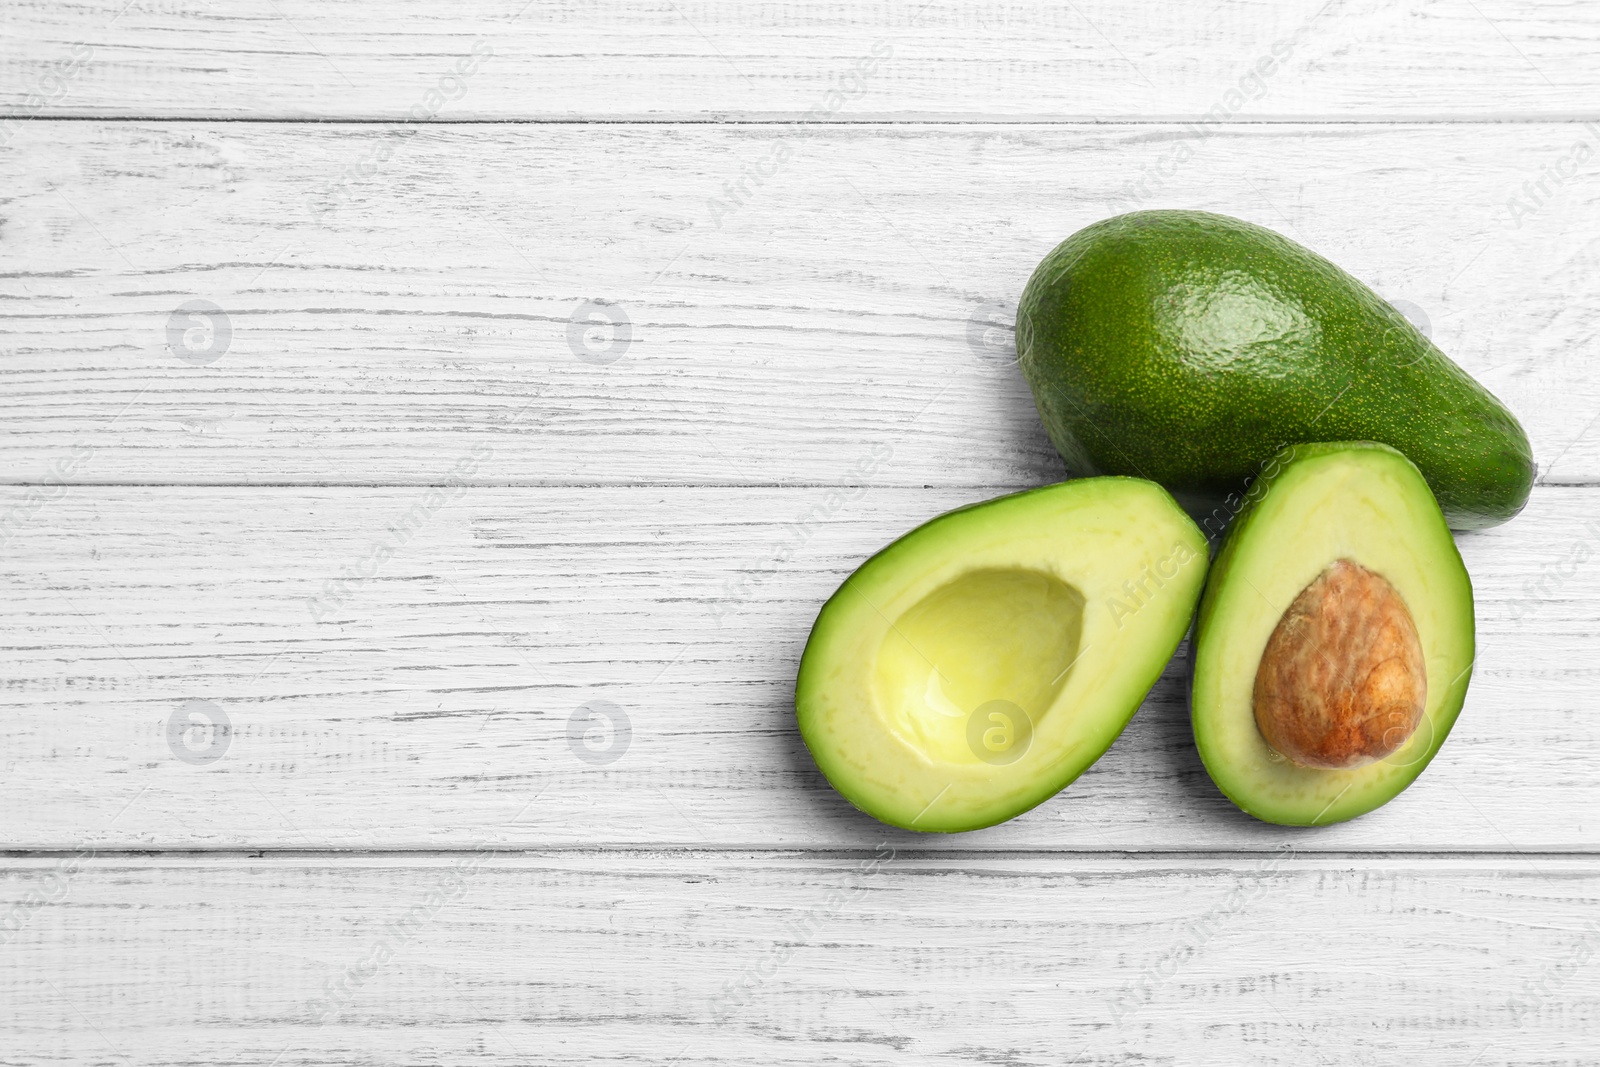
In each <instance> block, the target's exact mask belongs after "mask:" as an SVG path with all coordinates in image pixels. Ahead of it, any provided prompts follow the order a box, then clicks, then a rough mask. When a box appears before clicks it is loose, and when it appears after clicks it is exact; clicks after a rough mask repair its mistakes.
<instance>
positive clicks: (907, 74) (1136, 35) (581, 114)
mask: <svg viewBox="0 0 1600 1067" xmlns="http://www.w3.org/2000/svg"><path fill="white" fill-rule="evenodd" d="M7 21H8V29H9V30H10V31H11V32H9V33H8V34H7V35H6V36H5V38H4V40H3V42H0V72H3V74H4V77H3V79H0V83H3V85H4V87H5V88H4V92H3V93H0V104H3V105H4V106H5V107H6V109H7V111H9V112H10V113H11V114H14V115H16V114H23V115H26V114H44V115H115V116H133V117H145V116H150V115H162V116H178V115H182V116H192V117H207V118H211V117H227V118H233V117H255V118H285V117H315V118H343V117H358V118H368V117H376V118H390V119H398V118H402V117H404V116H405V115H406V114H408V112H410V110H411V109H412V108H413V107H421V108H423V109H424V110H423V111H420V112H416V113H417V114H429V113H430V112H431V113H432V114H433V115H434V116H435V117H439V118H444V119H470V118H487V119H527V118H540V119H554V120H567V119H585V118H598V117H611V118H639V117H648V118H661V119H672V118H680V119H681V118H694V119H711V120H724V119H727V118H752V117H755V118H776V119H782V120H794V119H805V118H812V117H816V116H819V115H820V116H822V117H825V118H826V119H827V120H829V121H858V120H873V119H879V118H908V117H949V118H961V119H973V118H985V119H987V118H1027V119H1033V118H1067V119H1079V120H1090V121H1104V120H1115V119H1123V118H1163V119H1167V118H1181V119H1185V120H1187V119H1191V118H1194V117H1195V116H1197V115H1199V114H1202V113H1204V112H1207V111H1208V110H1210V109H1212V108H1216V107H1222V108H1223V109H1225V113H1226V112H1230V111H1231V113H1232V114H1233V115H1234V116H1235V117H1242V118H1247V119H1263V118H1281V117H1285V116H1287V117H1292V118H1297V119H1298V118H1319V117H1341V118H1344V117H1348V118H1362V119H1369V120H1370V119H1384V118H1394V117H1408V118H1416V117H1429V116H1439V115H1451V116H1461V115H1468V116H1485V115H1543V116H1551V115H1570V114H1573V113H1584V114H1590V115H1592V114H1594V112H1595V100H1596V90H1597V89H1600V72H1597V70H1596V67H1595V64H1594V63H1593V55H1594V51H1595V48H1596V46H1597V44H1600V16H1597V15H1596V11H1595V8H1594V5H1592V4H1589V3H1585V2H1583V0H1558V2H1545V3H1537V4H1529V3H1515V2H1513V0H1450V2H1442V3H1406V2H1391V0H1333V2H1329V0H1290V2H1274V0H1222V2H1220V3H1205V4H1167V3H1132V4H1130V3H1117V2H1115V0H1076V2H1074V3H1067V4H1051V3H1044V2H1041V0H1025V2H1020V3H1003V4H1002V3H986V4H962V3H955V2H947V0H895V2H891V3H883V4H873V5H860V4H846V3H840V2H837V0H834V2H829V3H805V4H767V3H751V2H721V0H719V2H716V3H704V2H700V3H695V2H687V0H675V2H669V3H659V4H628V3H622V2H616V0H610V2H595V0H558V2H552V3H546V2H543V0H540V2H538V3H529V2H526V0H464V2H463V0H457V2H453V3H451V4H449V5H448V6H447V7H440V6H439V5H437V4H428V3H423V2H421V0H408V2H397V0H360V2H355V3H351V2H345V3H340V4H319V3H316V2H314V0H272V2H270V3H266V4H259V3H247V2H243V0H175V2H169V3H162V4H129V3H127V0H91V2H78V3H70V4H28V5H17V6H16V10H14V11H11V12H8V20H7ZM1275 46H1276V48H1277V53H1276V54H1275V53H1274V47H1275ZM475 48H476V49H478V50H479V51H480V52H482V51H483V50H485V49H487V50H490V51H489V53H488V59H487V60H486V61H485V62H482V63H476V64H475V63H472V62H471V57H472V56H473V50H474V49H475ZM875 52H876V53H877V55H875V54H874V53H875ZM879 57H881V62H878V63H874V62H873V60H874V59H877V58H879ZM463 59H466V60H467V61H468V62H467V69H470V70H472V73H471V74H470V75H469V76H468V77H467V78H466V79H465V80H464V84H463V83H461V82H457V81H453V80H451V75H452V73H453V72H454V70H455V69H456V67H455V64H456V63H457V62H458V61H461V60H463ZM1280 59H1281V60H1282V62H1281V63H1280ZM858 65H859V66H858ZM855 70H862V71H864V72H865V76H864V77H863V78H861V80H860V83H859V84H858V83H856V82H854V81H852V80H851V79H850V78H849V75H850V73H851V72H852V71H855ZM1258 72H1265V76H1264V77H1253V75H1254V74H1257V73H1258ZM835 91H839V93H840V96H839V97H837V98H835V97H830V95H829V94H830V93H832V92H835ZM430 92H437V93H438V94H439V95H438V96H437V97H436V98H430V97H429V95H428V94H429V93H430ZM846 94H848V95H846ZM1230 94H1231V95H1230Z"/></svg>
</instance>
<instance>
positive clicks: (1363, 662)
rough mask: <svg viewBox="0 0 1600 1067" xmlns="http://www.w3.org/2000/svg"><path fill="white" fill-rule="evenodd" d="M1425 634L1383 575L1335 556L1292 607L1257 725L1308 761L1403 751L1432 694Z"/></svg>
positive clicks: (1333, 763) (1260, 688)
mask: <svg viewBox="0 0 1600 1067" xmlns="http://www.w3.org/2000/svg"><path fill="white" fill-rule="evenodd" d="M1427 695H1428V678H1427V669H1426V664H1425V662H1424V659H1423V654H1422V642H1421V640H1420V639H1419V638H1418V636H1417V627H1416V624H1415V623H1414V622H1413V621H1412V618H1411V612H1410V611H1409V610H1408V609H1407V607H1406V603H1405V600H1404V599H1403V598H1402V597H1401V596H1400V593H1399V592H1398V591H1397V590H1396V589H1395V588H1394V586H1392V585H1390V584H1389V582H1388V581H1387V580H1385V579H1384V578H1383V577H1382V576H1381V575H1379V574H1377V573H1375V572H1373V571H1370V570H1368V569H1367V568H1365V567H1363V566H1361V565H1360V564H1358V563H1353V562H1351V561H1350V560H1347V559H1341V560H1337V561H1335V562H1334V563H1333V564H1331V565H1330V566H1329V567H1328V568H1327V569H1326V570H1324V571H1323V572H1322V573H1321V574H1320V575H1319V576H1318V577H1317V578H1316V579H1315V580H1314V581H1313V582H1312V583H1311V584H1310V585H1308V586H1306V587H1305V588H1304V589H1303V590H1301V591H1300V595H1299V596H1297V597H1295V599H1294V602H1293V603H1292V604H1290V605H1289V608H1288V610H1287V611H1285V612H1284V613H1283V617H1282V618H1281V619H1279V620H1278V625H1277V628H1276V629H1274V630H1273V632H1272V637H1271V638H1270V639H1269V640H1268V641H1267V648H1266V651H1265V652H1264V653H1262V656H1261V665H1260V667H1259V668H1258V669H1257V671H1256V680H1255V690H1254V694H1253V702H1254V705H1255V718H1256V726H1257V727H1258V728H1259V729H1260V731H1261V736H1262V737H1263V738H1265V740H1266V742H1267V744H1269V745H1271V746H1272V747H1273V748H1274V749H1276V750H1277V751H1278V752H1279V753H1281V754H1282V755H1284V756H1286V757H1288V758H1289V759H1290V760H1293V761H1294V762H1295V763H1297V764H1299V765H1301V766H1304V767H1320V768H1326V769H1330V770H1336V769H1347V768H1351V767H1360V766H1363V765H1365V764H1368V763H1373V762H1376V761H1377V760H1381V759H1383V758H1384V757H1386V756H1388V755H1390V754H1392V753H1393V752H1395V751H1397V750H1398V749H1399V748H1400V747H1401V746H1403V745H1404V744H1405V743H1406V742H1407V741H1408V740H1410V738H1411V735H1412V734H1413V733H1414V732H1415V731H1416V729H1417V725H1418V723H1420V722H1421V720H1422V712H1423V708H1424V705H1425V704H1426V702H1427Z"/></svg>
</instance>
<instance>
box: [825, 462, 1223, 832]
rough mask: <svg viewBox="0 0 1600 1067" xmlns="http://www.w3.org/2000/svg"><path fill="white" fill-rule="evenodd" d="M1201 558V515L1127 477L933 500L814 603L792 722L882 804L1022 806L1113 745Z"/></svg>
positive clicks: (888, 810)
mask: <svg viewBox="0 0 1600 1067" xmlns="http://www.w3.org/2000/svg"><path fill="white" fill-rule="evenodd" d="M1206 563H1207V546H1206V541H1205V538H1204V536H1203V535H1202V534H1201V533H1200V530H1199V529H1198V528H1197V527H1196V526H1195V524H1194V523H1193V521H1191V520H1190V519H1189V517H1188V516H1187V515H1185V514H1184V512H1183V510H1182V509H1181V508H1179V507H1178V505H1177V502H1176V501H1174V500H1173V499H1172V497H1171V496H1170V495H1168V494H1167V492H1166V491H1165V490H1163V489H1162V488H1161V487H1160V486H1158V485H1156V484H1154V483H1153V482H1147V481H1143V480H1140V479H1135V478H1090V479H1083V480H1080V481H1073V482H1063V483H1061V484H1058V485H1050V486H1045V487H1043V488H1040V489H1033V490H1029V491H1027V492H1023V493H1016V494H1014V495H1011V496H1005V497H1000V498H998V499H996V500H990V501H987V502H985V503H982V504H975V505H973V506H971V507H966V508H962V509H960V510H958V511H953V512H950V513H949V514H946V515H942V516H940V517H939V518H936V519H934V520H932V521H931V522H928V523H926V524H925V525H923V526H920V527H918V528H917V529H915V530H913V531H911V532H910V533H908V534H906V535H905V536H904V537H902V538H900V539H899V540H898V541H895V542H894V543H893V544H891V545H889V547H887V548H885V549H884V550H883V551H881V552H879V553H878V554H877V555H875V556H873V557H872V558H871V559H869V560H867V562H866V563H864V564H862V566H861V568H860V569H859V570H857V571H856V572H855V573H854V574H852V575H851V576H850V577H849V578H847V579H845V582H844V584H843V585H841V586H840V587H839V589H838V591H837V592H836V593H834V595H833V597H832V598H831V599H829V601H828V602H827V604H826V605H824V606H823V608H822V611H821V613H820V614H819V615H818V617H817V621H816V625H815V626H814V627H813V628H812V631H811V637H810V640H809V641H808V642H807V643H806V649H805V654H804V656H803V657H802V659H801V662H800V672H799V677H798V679H797V681H796V684H795V709H796V712H797V715H798V718H799V725H800V732H801V734H802V735H803V736H804V738H805V742H806V745H807V747H808V748H810V750H811V754H812V756H813V757H814V758H815V759H816V761H817V766H818V767H819V768H821V770H822V773H823V774H824V775H825V776H826V777H827V779H828V781H829V782H831V783H832V784H833V786H834V788H835V789H837V790H838V791H839V792H840V793H842V794H843V795H844V796H845V798H846V799H847V800H849V801H850V802H851V803H852V804H854V805H855V806H856V807H858V808H860V809H861V810H862V811H865V812H866V813H867V814H869V815H871V816H873V817H875V818H877V819H880V820H882V821H883V822H886V823H889V824H891V825H894V826H900V827H904V828H906V829H911V830H928V831H941V832H953V831H961V830H975V829H978V828H980V827H984V826H990V825H993V824H994V823H998V822H1002V821H1004V820H1006V819H1009V818H1012V817H1013V816H1015V815H1019V814H1021V813H1022V812H1024V811H1027V810H1028V809H1029V808H1032V807H1034V806H1035V805H1036V804H1039V803H1040V802H1042V801H1044V800H1046V799H1048V798H1049V797H1051V796H1053V795H1054V794H1055V793H1057V792H1059V791H1060V790H1061V789H1063V788H1064V787H1066V785H1067V784H1068V783H1070V782H1071V781H1072V780H1073V779H1075V778H1077V777H1078V775H1080V774H1082V773H1083V772H1084V771H1085V770H1086V769H1087V768H1088V767H1089V765H1090V764H1092V763H1094V761H1095V760H1097V759H1099V758H1100V756H1101V755H1102V754H1103V753H1104V752H1105V751H1106V749H1108V748H1110V747H1111V743H1112V742H1113V741H1114V740H1116V738H1117V735H1118V734H1120V733H1121V732H1122V729H1123V727H1124V726H1126V725H1127V724H1128V720H1129V719H1130V718H1132V717H1133V713H1134V712H1135V711H1137V710H1138V708H1139V705H1140V703H1141V702H1142V701H1143V700H1144V697H1145V695H1146V694H1147V693H1148V692H1149V690H1150V687H1151V686H1152V685H1154V684H1155V682H1156V680H1157V679H1158V678H1159V677H1160V676H1161V673H1162V670H1163V669H1164V668H1165V666H1166V663H1167V661H1168V659H1169V658H1170V657H1171V656H1172V653H1173V651H1174V650H1175V649H1176V648H1177V645H1178V643H1179V641H1180V640H1182V638H1183V635H1184V633H1185V632H1186V630H1187V629H1188V626H1189V621H1190V617H1191V614H1192V612H1193V610H1194V605H1195V602H1196V600H1197V599H1198V598H1199V594H1200V589H1201V587H1202V585H1203V584H1204V577H1205V571H1206Z"/></svg>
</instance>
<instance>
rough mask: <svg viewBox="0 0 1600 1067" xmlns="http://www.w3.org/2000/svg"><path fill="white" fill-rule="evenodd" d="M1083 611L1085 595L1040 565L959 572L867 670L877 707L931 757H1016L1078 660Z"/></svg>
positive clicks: (892, 636)
mask: <svg viewBox="0 0 1600 1067" xmlns="http://www.w3.org/2000/svg"><path fill="white" fill-rule="evenodd" d="M1083 607H1084V598H1083V594H1082V593H1080V592H1079V591H1078V590H1077V589H1076V588H1074V587H1073V586H1071V585H1068V584H1067V583H1066V582H1063V581H1061V580H1060V579H1059V578H1056V577H1054V576H1053V575H1049V574H1045V573H1043V572H1041V571H1034V570H1023V569H1014V570H1012V569H992V570H979V571H971V572H968V573H967V574H964V575H962V576H961V577H959V578H956V579H955V580H953V581H951V582H949V583H948V584H946V585H944V586H941V587H940V588H938V589H936V590H934V591H933V592H932V593H929V594H928V595H927V596H925V597H923V598H922V600H920V601H918V602H917V604H916V605H915V606H913V607H912V608H910V609H909V610H907V611H906V612H905V613H904V614H902V615H901V616H900V617H899V618H898V619H895V620H894V625H893V626H891V627H890V629H889V632H888V634H887V635H885V637H884V639H883V643H882V644H881V645H880V646H879V648H878V656H877V660H876V662H875V663H874V666H873V687H874V693H873V695H874V697H875V699H876V701H877V705H878V710H879V713H880V714H882V715H883V716H884V718H885V720H886V721H887V723H888V725H889V726H890V728H891V729H893V730H894V732H895V733H896V734H897V735H899V736H900V737H901V739H902V740H904V741H906V742H907V743H908V744H911V745H913V746H915V747H916V748H918V749H920V750H921V751H922V752H924V753H925V754H926V755H927V756H929V757H930V758H933V759H939V760H944V761H947V762H951V763H973V762H978V761H981V762H984V763H989V764H992V765H1005V764H1009V763H1014V762H1016V760H1018V759H1020V758H1021V757H1022V756H1023V755H1024V754H1025V753H1026V751H1027V749H1028V747H1029V746H1030V745H1031V744H1032V740H1033V734H1034V732H1035V730H1037V729H1038V727H1039V724H1040V719H1041V717H1042V716H1043V715H1044V714H1045V713H1046V712H1047V711H1048V709H1049V708H1050V706H1051V705H1052V704H1054V703H1055V698H1056V695H1057V694H1058V693H1060V691H1061V687H1062V686H1063V685H1065V684H1066V679H1067V675H1068V672H1069V671H1070V669H1071V667H1072V665H1073V663H1074V662H1075V661H1076V660H1077V658H1078V649H1079V644H1080V642H1081V640H1082V637H1083Z"/></svg>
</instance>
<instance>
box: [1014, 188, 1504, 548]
mask: <svg viewBox="0 0 1600 1067" xmlns="http://www.w3.org/2000/svg"><path fill="white" fill-rule="evenodd" d="M1017 356H1018V361H1019V362H1020V364H1021V367H1022V372H1023V375H1024V377H1026V378H1027V381H1028V384H1029V386H1030V387H1031V388H1032V389H1033V396H1034V400H1035V402H1036V403H1037V405H1038V408H1039V414H1040V416H1041V417H1042V418H1043V420H1044V425H1045V429H1046V430H1047V431H1048V432H1049V434H1050V438H1051V440H1052V441H1053V442H1054V443H1055V446H1056V449H1057V450H1058V451H1059V452H1060V453H1061V456H1062V458H1063V459H1064V460H1065V461H1066V464H1067V469H1068V471H1069V473H1070V474H1073V475H1091V474H1125V475H1132V476H1137V477H1141V478H1149V479H1152V480H1154V481H1157V482H1160V483H1161V484H1162V485H1164V486H1166V487H1167V488H1168V489H1170V490H1171V491H1172V492H1173V493H1174V494H1175V495H1176V496H1177V498H1178V499H1179V500H1180V501H1182V502H1183V503H1184V505H1185V506H1186V507H1188V508H1189V509H1190V510H1191V511H1192V512H1193V513H1194V514H1196V515H1197V516H1203V518H1202V521H1201V525H1202V526H1204V527H1205V528H1206V530H1207V532H1208V533H1210V534H1217V533H1220V531H1221V529H1222V527H1223V526H1224V525H1226V522H1227V520H1228V518H1229V517H1230V516H1231V515H1232V514H1233V513H1234V512H1235V511H1236V510H1237V507H1238V500H1239V499H1240V497H1241V496H1242V494H1243V492H1244V489H1245V486H1246V485H1247V484H1248V482H1249V481H1250V479H1251V478H1253V477H1254V476H1255V475H1256V474H1258V473H1259V470H1260V465H1261V463H1262V461H1263V460H1265V459H1266V458H1267V457H1269V456H1271V455H1272V454H1273V453H1275V452H1277V451H1278V450H1279V449H1280V448H1282V447H1283V446H1285V445H1289V444H1295V443H1299V442H1308V441H1336V440H1370V441H1381V442H1383V443H1385V444H1388V445H1392V446H1394V447H1395V448H1398V449H1399V450H1400V451H1402V452H1404V453H1405V454H1406V455H1407V456H1408V457H1410V459H1411V461H1412V462H1413V463H1415V464H1416V465H1417V466H1418V467H1419V468H1420V469H1421V470H1422V473H1423V474H1424V475H1425V476H1426V477H1427V479H1428V484H1429V485H1430V486H1431V487H1432V488H1433V492H1434V495H1435V497H1437V498H1438V501H1439V504H1440V506H1441V507H1442V508H1443V509H1444V514H1445V518H1446V519H1447V520H1449V522H1450V525H1451V526H1453V527H1455V528H1457V529H1472V528H1477V527H1484V526H1494V525H1497V524H1498V523H1502V522H1504V521H1506V520H1507V519H1509V518H1511V516H1513V515H1515V514H1516V513H1517V512H1518V511H1519V510H1520V509H1521V508H1522V506H1523V504H1524V503H1526V502H1527V499H1528V492H1529V490H1530V488H1531V487H1532V485H1533V476H1534V465H1533V455H1532V453H1531V452H1530V450H1529V448H1528V438H1527V435H1526V434H1524V433H1523V431H1522V427H1521V426H1520V425H1519V424H1518V422H1517V420H1516V418H1515V417H1514V416H1513V415H1512V414H1511V412H1510V411H1508V410H1507V409H1506V407H1505V405H1503V404H1501V403H1500V401H1498V400H1497V399H1495V397H1494V396H1493V395H1492V394H1490V393H1489V391H1488V390H1486V389H1484V388H1483V386H1481V385H1479V384H1478V383H1477V382H1476V381H1474V380H1473V379H1472V378H1471V377H1470V376H1469V375H1468V374H1467V373H1466V372H1465V371H1463V370H1462V369H1461V368H1460V367H1458V366H1456V364H1455V363H1453V362H1451V360H1450V359H1449V357H1447V356H1446V355H1445V354H1444V353H1443V352H1441V351H1439V349H1438V348H1436V347H1434V345H1433V342H1431V341H1430V340H1428V338H1427V337H1425V336H1423V335H1422V334H1421V333H1420V332H1419V331H1418V330H1417V329H1416V327H1414V326H1412V325H1411V323H1410V322H1408V321H1406V319H1405V317H1404V316H1402V315H1401V314H1400V313H1399V312H1397V311H1395V310H1394V308H1392V307H1390V306H1389V305H1388V304H1386V303H1385V302H1384V301H1383V300H1382V298H1380V297H1379V296H1378V295H1377V294H1376V293H1374V292H1373V291H1372V290H1371V289H1368V288H1367V287H1366V286H1365V285H1363V284H1361V282H1359V281H1357V280H1356V279H1355V278H1353V277H1351V276H1350V275H1348V274H1346V273H1345V272H1344V271H1342V270H1340V269H1339V268H1338V267H1336V266H1334V265H1333V264H1332V263H1330V262H1329V261H1328V260H1326V259H1323V258H1322V257H1321V256H1319V255H1317V254H1316V253H1314V252H1312V251H1310V250H1308V249H1306V248H1303V247H1301V246H1300V245H1298V244H1295V243H1294V242H1293V241H1290V240H1288V239H1287V238H1285V237H1282V236H1280V235H1278V234H1276V233H1273V232H1272V231H1271V230H1268V229H1264V228H1262V227H1260V226H1254V225H1251V224H1250V223H1247V222H1241V221H1240V220H1238V219H1233V218H1229V217H1227V216H1225V215H1214V214H1211V213H1209V212H1203V211H1171V210H1168V211H1138V212H1134V213H1132V214H1127V215H1119V216H1117V217H1115V218H1110V219H1105V220H1103V221H1101V222H1097V223H1094V224H1093V225H1091V226H1088V227H1086V228H1084V229H1082V230H1079V231H1078V232H1077V233H1075V234H1073V235H1072V236H1071V237H1069V238H1067V240H1066V241H1064V242H1062V243H1061V244H1060V245H1059V246H1057V247H1056V249H1055V250H1054V251H1052V252H1051V253H1050V254H1049V255H1047V256H1046V257H1045V258H1044V261H1043V262H1042V263H1040V264H1039V267H1038V269H1036V270H1035V271H1034V273H1033V277H1032V278H1031V279H1030V280H1029V281H1028V285H1027V288H1026V289H1025V291H1024V292H1023V295H1022V299H1021V301H1020V302H1019V304H1018V307H1017Z"/></svg>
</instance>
